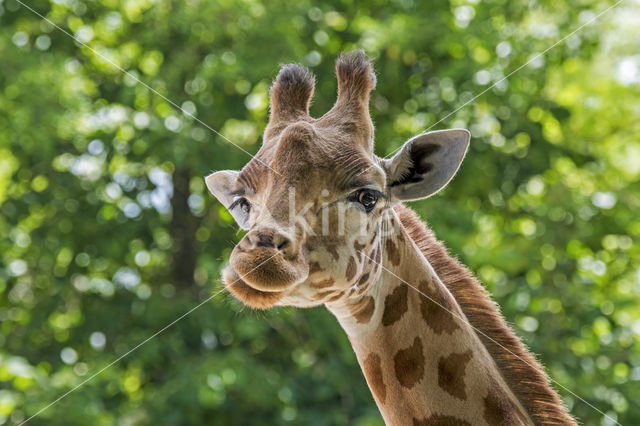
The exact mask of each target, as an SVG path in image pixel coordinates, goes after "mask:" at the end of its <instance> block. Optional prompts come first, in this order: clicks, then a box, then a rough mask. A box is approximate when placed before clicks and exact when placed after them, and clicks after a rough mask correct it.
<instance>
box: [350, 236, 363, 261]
mask: <svg viewBox="0 0 640 426" xmlns="http://www.w3.org/2000/svg"><path fill="white" fill-rule="evenodd" d="M364 247H365V245H364V244H360V243H359V242H358V241H357V240H356V241H354V242H353V250H354V251H355V252H356V255H357V256H358V258H359V259H360V258H362V249H364Z"/></svg>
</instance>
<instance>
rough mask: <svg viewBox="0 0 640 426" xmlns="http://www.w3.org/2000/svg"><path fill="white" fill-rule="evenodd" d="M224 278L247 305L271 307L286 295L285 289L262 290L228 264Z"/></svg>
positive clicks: (230, 290)
mask: <svg viewBox="0 0 640 426" xmlns="http://www.w3.org/2000/svg"><path fill="white" fill-rule="evenodd" d="M222 279H223V281H224V284H225V286H226V287H227V290H229V292H231V294H233V295H234V296H235V297H236V299H238V300H240V301H241V302H242V303H244V304H245V305H247V306H250V307H252V308H257V309H269V308H271V307H273V306H274V305H275V304H276V303H278V302H279V301H280V299H282V298H283V297H284V295H285V292H284V291H260V290H257V289H255V288H253V287H252V286H250V285H249V284H247V283H246V282H245V281H244V280H243V279H242V278H240V276H239V275H238V274H237V272H236V271H235V270H234V269H233V268H232V267H231V266H227V267H226V268H224V269H223V270H222Z"/></svg>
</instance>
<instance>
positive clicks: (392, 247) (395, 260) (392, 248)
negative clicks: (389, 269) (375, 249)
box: [384, 239, 400, 266]
mask: <svg viewBox="0 0 640 426" xmlns="http://www.w3.org/2000/svg"><path fill="white" fill-rule="evenodd" d="M384 246H385V249H386V250H387V258H388V259H389V262H391V264H392V265H394V266H398V265H399V264H400V250H398V247H396V244H395V243H394V242H393V240H391V239H389V240H387V241H386V242H385V244H384Z"/></svg>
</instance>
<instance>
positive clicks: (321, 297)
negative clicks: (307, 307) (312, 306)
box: [311, 291, 339, 301]
mask: <svg viewBox="0 0 640 426" xmlns="http://www.w3.org/2000/svg"><path fill="white" fill-rule="evenodd" d="M338 294H339V293H338ZM335 295H336V292H335V291H321V292H319V293H317V294H314V295H313V296H311V299H312V300H314V301H318V300H324V299H326V298H327V297H329V296H335Z"/></svg>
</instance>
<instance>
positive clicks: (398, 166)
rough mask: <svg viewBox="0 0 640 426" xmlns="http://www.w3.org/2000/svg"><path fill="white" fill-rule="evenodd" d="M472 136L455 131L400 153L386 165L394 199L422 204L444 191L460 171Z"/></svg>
mask: <svg viewBox="0 0 640 426" xmlns="http://www.w3.org/2000/svg"><path fill="white" fill-rule="evenodd" d="M470 136H471V135H470V134H469V132H468V131H467V130H464V129H451V130H437V131H434V132H428V133H423V134H421V135H418V136H414V137H413V138H411V139H409V140H408V141H407V142H406V143H405V144H404V146H403V147H402V149H401V150H400V152H398V153H397V154H396V155H395V156H394V157H393V158H391V159H389V160H384V163H383V167H384V168H385V171H386V172H387V188H389V192H390V194H391V197H392V198H394V199H396V200H398V201H411V200H419V199H421V198H427V197H429V196H431V195H433V194H435V193H436V192H438V191H440V190H441V189H442V188H444V187H445V186H446V185H447V183H449V181H450V180H451V179H452V178H453V176H454V175H455V174H456V172H457V171H458V168H459V167H460V163H462V159H463V158H464V155H465V154H466V152H467V148H468V147H469V138H470Z"/></svg>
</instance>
